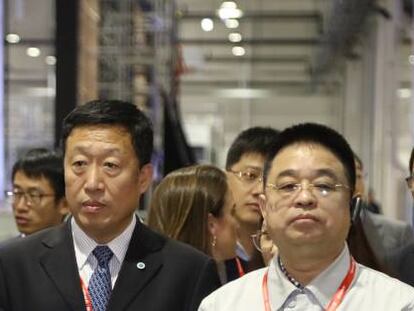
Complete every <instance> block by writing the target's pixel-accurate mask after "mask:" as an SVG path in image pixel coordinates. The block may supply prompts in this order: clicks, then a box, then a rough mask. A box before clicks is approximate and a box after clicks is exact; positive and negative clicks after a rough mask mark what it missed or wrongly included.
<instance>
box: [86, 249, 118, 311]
mask: <svg viewBox="0 0 414 311" xmlns="http://www.w3.org/2000/svg"><path fill="white" fill-rule="evenodd" d="M92 254H93V255H94V256H95V257H96V259H97V260H98V266H97V267H96V268H95V271H94V272H93V274H92V276H91V279H90V280H89V288H88V290H89V295H90V296H91V300H92V306H93V310H94V311H105V310H106V307H107V306H108V302H109V298H110V297H111V292H112V286H111V273H110V271H109V261H110V260H111V258H112V256H113V255H114V254H113V253H112V251H111V249H110V248H109V247H108V246H106V245H103V246H101V245H100V246H97V247H95V249H94V250H93V251H92Z"/></svg>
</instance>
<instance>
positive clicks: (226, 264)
mask: <svg viewBox="0 0 414 311" xmlns="http://www.w3.org/2000/svg"><path fill="white" fill-rule="evenodd" d="M234 206H235V203H234V200H233V196H232V192H231V191H230V190H229V187H228V184H227V178H226V174H225V173H224V172H223V171H222V170H220V169H218V168H217V167H215V166H212V165H195V166H190V167H185V168H181V169H178V170H176V171H174V172H172V173H170V174H168V175H167V176H166V177H165V178H164V179H163V180H162V181H161V183H160V184H159V185H158V187H157V188H156V189H155V191H154V193H153V196H152V201H151V206H150V210H149V214H148V221H147V222H148V226H149V227H150V228H152V229H154V230H155V231H157V232H159V233H161V234H164V235H166V236H168V237H170V238H172V239H176V240H179V241H182V242H184V243H187V244H189V245H191V246H193V247H195V248H197V249H199V250H200V251H202V252H204V253H206V254H207V255H210V256H212V257H213V258H214V259H215V260H216V262H217V266H218V271H219V275H220V278H221V281H222V283H226V282H228V281H230V280H232V279H235V278H237V277H239V276H241V275H243V274H244V270H243V267H242V265H241V263H240V260H239V259H238V258H237V257H236V240H237V238H236V228H235V221H234V220H233V216H232V213H233V211H234Z"/></svg>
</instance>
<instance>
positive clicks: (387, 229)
mask: <svg viewBox="0 0 414 311" xmlns="http://www.w3.org/2000/svg"><path fill="white" fill-rule="evenodd" d="M361 218H362V223H363V226H364V232H365V235H366V237H367V239H368V242H369V244H370V246H371V248H372V250H373V251H374V254H375V255H376V257H377V258H378V259H379V260H380V262H382V263H383V264H385V265H386V266H387V267H388V268H390V269H391V270H392V271H393V272H397V271H396V270H398V268H397V267H396V263H395V261H396V260H397V258H398V256H401V252H400V251H401V250H402V249H404V248H405V247H407V246H408V245H410V244H412V243H414V232H413V229H412V227H411V226H410V225H409V224H408V223H405V222H403V221H399V220H394V219H389V218H387V217H385V216H383V215H378V214H374V213H372V212H370V211H367V210H364V214H363V215H362V217H361Z"/></svg>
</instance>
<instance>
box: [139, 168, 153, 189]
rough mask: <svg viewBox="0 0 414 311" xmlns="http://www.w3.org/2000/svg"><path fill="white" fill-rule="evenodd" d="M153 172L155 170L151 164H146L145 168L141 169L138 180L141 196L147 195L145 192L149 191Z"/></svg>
mask: <svg viewBox="0 0 414 311" xmlns="http://www.w3.org/2000/svg"><path fill="white" fill-rule="evenodd" d="M153 172H154V168H153V166H152V164H151V163H148V164H145V165H144V166H143V167H141V168H140V170H139V180H138V187H139V193H140V194H143V193H145V191H147V190H148V187H149V186H150V185H151V183H152V175H153Z"/></svg>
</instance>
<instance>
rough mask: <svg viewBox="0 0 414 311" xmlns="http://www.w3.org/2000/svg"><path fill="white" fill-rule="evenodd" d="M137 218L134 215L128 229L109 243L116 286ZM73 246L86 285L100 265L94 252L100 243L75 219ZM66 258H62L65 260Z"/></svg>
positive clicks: (110, 264)
mask: <svg viewBox="0 0 414 311" xmlns="http://www.w3.org/2000/svg"><path fill="white" fill-rule="evenodd" d="M136 222H137V220H136V218H135V216H133V217H132V219H131V223H130V224H129V225H128V227H126V229H125V230H124V231H123V232H122V233H121V234H120V235H119V236H117V237H116V238H115V239H113V240H112V241H110V242H109V243H107V244H105V245H107V246H108V247H109V248H110V249H111V251H112V252H113V253H114V255H113V256H112V258H111V260H110V261H109V271H110V273H111V284H112V288H114V285H115V282H116V280H117V278H118V274H119V271H120V270H121V266H122V263H123V262H124V258H125V254H126V251H127V249H128V245H129V242H130V240H131V237H132V233H133V231H134V228H135V224H136ZM71 226H72V236H73V246H74V248H75V256H76V263H77V265H78V271H79V276H80V277H81V279H82V281H83V283H84V284H85V286H86V287H88V285H89V280H90V278H91V276H92V273H93V271H94V270H95V268H96V267H97V265H98V260H97V259H96V258H95V256H94V255H93V254H92V251H93V250H94V249H95V247H96V246H98V245H99V244H98V243H96V242H95V241H94V240H93V239H91V238H90V237H89V236H88V235H87V234H86V233H85V232H84V231H83V230H82V229H81V228H80V227H79V226H78V224H77V223H76V221H75V219H74V218H73V217H72V219H71ZM63 259H64V258H62V260H63Z"/></svg>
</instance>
